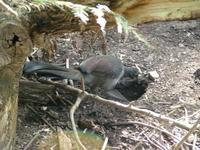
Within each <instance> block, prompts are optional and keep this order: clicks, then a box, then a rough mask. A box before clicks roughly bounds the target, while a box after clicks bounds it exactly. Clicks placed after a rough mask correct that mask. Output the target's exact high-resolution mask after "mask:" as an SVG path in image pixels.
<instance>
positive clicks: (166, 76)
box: [16, 20, 200, 150]
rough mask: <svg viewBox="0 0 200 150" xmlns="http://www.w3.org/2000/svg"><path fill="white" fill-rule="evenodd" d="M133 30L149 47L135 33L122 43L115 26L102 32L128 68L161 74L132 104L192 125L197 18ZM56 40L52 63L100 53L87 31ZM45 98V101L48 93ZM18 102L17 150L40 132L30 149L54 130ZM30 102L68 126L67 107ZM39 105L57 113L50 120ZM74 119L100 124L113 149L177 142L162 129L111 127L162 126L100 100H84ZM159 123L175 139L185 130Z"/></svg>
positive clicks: (198, 53)
mask: <svg viewBox="0 0 200 150" xmlns="http://www.w3.org/2000/svg"><path fill="white" fill-rule="evenodd" d="M137 30H138V32H139V33H140V34H141V35H142V36H143V37H144V39H145V40H146V41H148V43H149V44H150V45H151V46H147V45H146V44H145V43H143V42H141V41H139V40H138V39H137V37H136V36H135V35H134V34H133V33H130V34H129V37H128V39H127V40H126V41H125V42H123V41H122V40H121V38H120V35H119V34H118V33H117V32H116V29H110V30H109V31H107V36H106V40H107V51H108V54H111V55H115V56H116V57H119V58H121V59H122V61H123V63H124V64H125V65H126V66H135V65H137V66H138V67H139V68H140V69H141V70H142V71H143V72H149V71H156V72H157V73H158V74H159V78H158V79H156V80H155V81H154V82H153V83H150V84H149V86H148V89H147V92H146V93H145V94H144V95H142V96H141V97H140V98H139V99H138V100H137V101H134V102H133V104H134V105H135V106H143V107H145V108H146V109H149V110H151V111H154V112H156V113H160V114H163V115H166V116H168V117H171V118H174V119H177V120H181V121H186V122H188V123H195V121H196V120H197V119H198V117H199V115H200V111H199V108H200V85H198V84H196V83H195V81H194V75H193V73H194V72H195V71H196V70H197V69H198V68H200V20H188V21H170V22H157V23H148V24H143V25H139V26H137ZM57 41H58V50H57V54H56V56H55V58H54V60H53V62H54V63H61V62H65V59H66V58H69V61H70V67H73V66H74V65H76V64H79V63H80V62H81V61H83V60H84V59H86V58H88V57H89V56H91V55H94V54H101V49H102V44H103V42H102V40H101V38H100V36H98V37H97V39H95V38H94V34H92V33H91V32H88V33H84V34H83V35H80V34H79V33H73V34H66V35H65V36H63V37H62V38H59V39H57ZM58 92H60V91H58ZM60 93H62V92H60ZM41 97H42V96H41ZM42 98H44V97H42ZM46 98H47V99H48V96H47V97H46ZM19 101H20V104H19V112H18V116H19V117H18V124H17V140H16V150H21V149H24V147H25V146H26V145H27V144H28V143H29V141H30V140H31V139H32V138H33V135H34V134H36V133H37V132H38V131H40V130H43V131H42V132H41V135H39V137H38V138H36V139H35V141H34V142H33V143H32V144H31V145H30V147H29V149H33V150H34V149H36V147H37V144H38V143H39V142H40V141H41V140H43V139H44V138H45V137H46V136H47V135H48V134H50V133H51V132H52V130H51V129H50V128H49V126H47V125H46V124H45V123H44V122H43V121H41V119H38V117H37V116H36V115H35V114H34V113H33V112H32V111H31V110H29V109H28V108H27V107H26V104H27V103H24V102H23V100H22V99H20V100H19ZM31 106H32V107H33V108H35V109H36V110H37V111H38V113H39V114H40V115H42V117H43V118H45V119H46V120H47V121H48V122H49V123H50V124H51V125H52V126H54V127H61V128H62V129H66V128H68V129H70V128H71V125H70V124H71V123H70V119H69V109H70V106H69V107H68V108H67V107H64V106H62V105H61V104H59V105H47V106H43V105H37V104H32V105H31ZM42 109H44V110H46V109H47V110H46V111H48V110H51V111H53V112H54V113H55V114H56V115H57V117H56V118H52V117H49V115H46V114H45V113H41V112H39V110H42ZM75 120H76V121H77V124H78V126H79V128H82V129H84V127H83V126H82V127H81V124H84V123H86V124H87V121H88V122H93V124H94V125H95V126H96V127H97V128H98V129H97V131H96V132H97V133H98V134H99V135H101V136H102V137H108V141H109V142H108V143H109V145H110V146H112V147H113V149H120V150H121V149H124V150H132V149H134V148H135V149H166V150H167V149H171V148H172V147H171V146H172V145H173V144H175V143H176V142H175V141H174V139H173V138H170V137H168V138H167V137H166V136H165V135H164V133H162V132H160V131H157V130H156V129H153V128H149V127H147V126H143V125H141V124H124V125H122V124H121V125H120V124H118V125H112V124H113V123H114V124H116V123H119V122H120V123H126V122H130V121H137V122H143V123H144V124H147V125H150V124H151V125H153V126H156V125H158V126H159V127H160V125H161V124H160V123H159V122H158V120H156V119H155V118H151V117H148V116H144V115H141V114H137V113H135V112H132V113H131V112H129V113H127V112H124V111H123V110H120V109H117V108H111V107H110V106H106V105H103V104H100V103H99V102H94V101H90V100H86V101H84V102H82V103H81V105H80V107H79V108H78V110H77V111H76V114H75ZM86 127H87V125H86ZM162 127H163V128H165V129H167V130H168V131H169V132H171V133H172V134H173V135H174V136H176V137H177V138H178V139H181V138H182V137H183V135H184V134H185V133H186V131H185V130H182V129H179V128H177V127H172V126H170V125H165V124H162ZM87 128H88V127H87ZM90 130H93V129H90ZM194 138H195V134H194V135H193V136H191V138H190V139H189V140H188V142H189V143H191V144H192V143H193V141H194ZM196 139H197V140H196V141H197V142H196V146H197V147H196V149H200V137H199V135H198V134H197V138H196ZM185 149H186V148H185Z"/></svg>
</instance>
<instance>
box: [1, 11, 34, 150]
mask: <svg viewBox="0 0 200 150" xmlns="http://www.w3.org/2000/svg"><path fill="white" fill-rule="evenodd" d="M0 39H1V40H0V149H1V150H11V149H13V146H14V142H15V132H16V120H17V105H18V87H19V79H20V76H21V73H20V72H21V69H22V67H21V66H22V64H23V63H24V60H25V58H26V56H27V55H28V54H29V52H30V50H31V48H32V44H31V41H30V38H29V35H28V34H27V31H26V30H25V29H24V28H23V27H22V26H21V25H20V23H18V21H17V20H13V19H12V18H9V17H8V16H6V15H4V14H3V13H1V14H0Z"/></svg>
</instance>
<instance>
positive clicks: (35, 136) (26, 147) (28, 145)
mask: <svg viewBox="0 0 200 150" xmlns="http://www.w3.org/2000/svg"><path fill="white" fill-rule="evenodd" d="M39 135H40V131H38V132H36V134H35V135H34V136H33V137H32V139H31V140H30V141H29V142H28V144H27V145H26V146H25V148H24V150H27V149H28V148H29V147H30V146H31V144H32V143H33V142H34V140H35V139H36V138H37V137H38V136H39Z"/></svg>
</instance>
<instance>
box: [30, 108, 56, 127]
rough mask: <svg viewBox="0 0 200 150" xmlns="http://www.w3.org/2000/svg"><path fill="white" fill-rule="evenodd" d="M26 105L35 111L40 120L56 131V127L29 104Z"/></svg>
mask: <svg viewBox="0 0 200 150" xmlns="http://www.w3.org/2000/svg"><path fill="white" fill-rule="evenodd" d="M26 106H27V107H28V108H29V109H30V110H31V111H32V112H33V113H35V114H36V115H37V116H38V117H39V118H40V119H41V120H42V121H44V123H45V124H47V125H48V126H49V127H50V128H51V129H52V130H53V131H56V128H54V127H53V126H52V125H51V124H50V123H49V122H48V121H47V120H46V119H44V118H43V117H41V116H40V115H39V114H38V113H37V111H36V110H35V109H34V108H33V107H31V106H29V105H26Z"/></svg>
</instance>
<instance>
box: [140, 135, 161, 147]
mask: <svg viewBox="0 0 200 150" xmlns="http://www.w3.org/2000/svg"><path fill="white" fill-rule="evenodd" d="M143 135H144V136H145V138H146V139H147V141H148V142H149V143H151V144H152V145H154V146H155V147H157V148H158V149H161V150H163V147H161V146H160V145H158V143H155V142H153V141H152V140H151V139H150V137H151V136H152V135H150V136H147V135H146V134H145V133H143Z"/></svg>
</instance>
